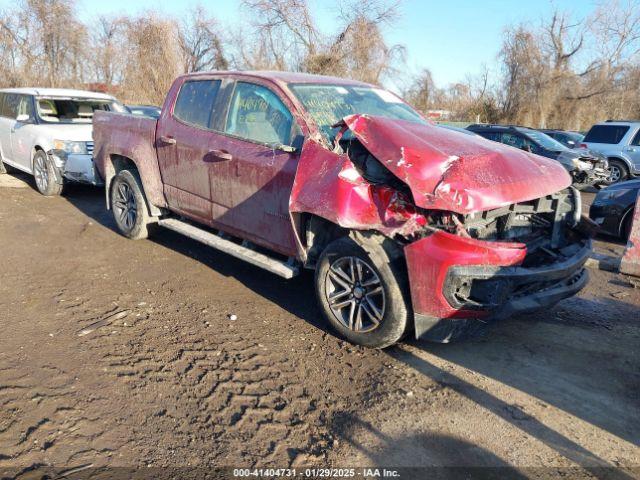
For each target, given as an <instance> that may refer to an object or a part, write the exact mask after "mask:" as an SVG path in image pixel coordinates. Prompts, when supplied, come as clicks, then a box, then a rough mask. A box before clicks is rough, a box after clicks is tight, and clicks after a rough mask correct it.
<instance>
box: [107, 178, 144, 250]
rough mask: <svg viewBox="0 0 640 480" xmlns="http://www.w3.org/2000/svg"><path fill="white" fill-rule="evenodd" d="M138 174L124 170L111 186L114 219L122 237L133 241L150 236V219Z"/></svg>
mask: <svg viewBox="0 0 640 480" xmlns="http://www.w3.org/2000/svg"><path fill="white" fill-rule="evenodd" d="M141 185H142V183H141V182H140V178H139V176H138V174H137V172H132V171H130V170H122V171H121V172H119V173H118V174H117V175H116V178H115V179H114V180H113V183H112V184H111V191H110V201H111V202H110V203H111V210H112V211H113V219H114V220H115V222H116V226H117V227H118V230H119V231H120V233H121V234H122V235H124V236H125V237H127V238H130V239H132V240H141V239H143V238H147V237H148V236H149V223H150V217H149V212H148V211H147V202H146V199H145V196H144V192H143V191H142V187H141Z"/></svg>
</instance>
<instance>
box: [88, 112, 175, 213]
mask: <svg viewBox="0 0 640 480" xmlns="http://www.w3.org/2000/svg"><path fill="white" fill-rule="evenodd" d="M157 123H158V122H157V120H155V119H153V118H148V117H142V116H139V115H132V114H128V113H115V112H103V111H96V112H95V114H94V116H93V141H94V161H95V164H96V168H97V169H98V172H100V175H101V176H102V178H103V179H104V181H105V184H106V185H107V192H108V191H109V190H108V189H109V185H110V183H111V180H112V178H113V176H114V175H115V168H114V162H125V163H126V162H131V164H132V165H135V168H137V170H138V173H139V175H140V177H141V179H142V183H143V185H144V190H145V194H146V196H147V200H148V201H149V203H150V204H151V205H150V206H157V207H164V206H166V202H165V199H164V193H163V188H162V179H161V175H160V169H159V167H158V157H157V155H156V146H155V138H156V126H157Z"/></svg>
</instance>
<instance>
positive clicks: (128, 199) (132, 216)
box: [113, 183, 138, 231]
mask: <svg viewBox="0 0 640 480" xmlns="http://www.w3.org/2000/svg"><path fill="white" fill-rule="evenodd" d="M113 208H114V210H115V212H116V215H117V218H118V219H119V220H120V224H121V225H122V226H123V227H124V228H125V229H126V230H127V231H130V230H131V229H132V228H133V227H134V225H135V224H136V219H137V217H138V206H137V202H136V196H135V195H134V193H133V190H132V189H131V187H130V186H129V185H127V184H126V183H119V184H118V185H116V192H115V198H114V199H113Z"/></svg>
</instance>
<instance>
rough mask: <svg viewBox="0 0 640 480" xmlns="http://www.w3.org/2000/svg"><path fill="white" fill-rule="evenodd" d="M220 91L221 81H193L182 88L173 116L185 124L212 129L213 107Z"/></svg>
mask: <svg viewBox="0 0 640 480" xmlns="http://www.w3.org/2000/svg"><path fill="white" fill-rule="evenodd" d="M218 90H220V80H192V81H188V82H185V83H184V84H183V85H182V88H180V93H178V99H177V100H176V104H175V107H174V108H173V115H174V116H175V117H176V118H178V119H180V120H182V121H183V122H186V123H189V124H191V125H195V126H197V127H201V128H211V119H212V118H213V107H214V104H215V101H216V97H217V95H218Z"/></svg>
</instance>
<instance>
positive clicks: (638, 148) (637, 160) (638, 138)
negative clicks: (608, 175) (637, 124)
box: [624, 128, 640, 170]
mask: <svg viewBox="0 0 640 480" xmlns="http://www.w3.org/2000/svg"><path fill="white" fill-rule="evenodd" d="M624 150H625V153H626V154H627V155H629V158H631V161H632V162H633V164H634V165H635V169H636V170H640V128H638V131H637V132H636V133H635V135H634V136H633V138H632V139H631V142H630V143H629V145H628V146H627V147H625V149H624Z"/></svg>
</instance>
